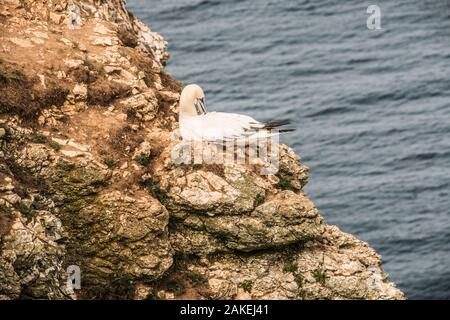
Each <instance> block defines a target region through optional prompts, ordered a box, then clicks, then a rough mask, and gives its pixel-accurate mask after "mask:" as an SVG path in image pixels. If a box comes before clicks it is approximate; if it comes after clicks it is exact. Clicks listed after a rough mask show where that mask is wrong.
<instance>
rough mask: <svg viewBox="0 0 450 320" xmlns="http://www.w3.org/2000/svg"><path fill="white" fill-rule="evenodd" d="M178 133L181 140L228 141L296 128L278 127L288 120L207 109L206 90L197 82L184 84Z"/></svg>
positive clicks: (264, 136)
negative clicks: (258, 117)
mask: <svg viewBox="0 0 450 320" xmlns="http://www.w3.org/2000/svg"><path fill="white" fill-rule="evenodd" d="M179 123H180V135H181V137H182V139H183V140H188V141H192V140H202V141H206V142H220V141H230V140H235V139H247V140H252V139H255V138H259V139H261V138H267V137H271V136H274V135H278V134H280V133H285V132H290V131H294V130H295V129H280V130H277V129H276V128H277V127H280V126H283V125H286V124H289V121H287V120H275V121H269V122H265V123H263V122H259V121H257V120H255V119H253V118H252V117H249V116H246V115H243V114H237V113H226V112H207V111H206V107H205V94H204V93H203V90H202V88H201V87H200V86H198V85H196V84H190V85H187V86H186V87H185V88H184V89H183V91H182V92H181V96H180V107H179Z"/></svg>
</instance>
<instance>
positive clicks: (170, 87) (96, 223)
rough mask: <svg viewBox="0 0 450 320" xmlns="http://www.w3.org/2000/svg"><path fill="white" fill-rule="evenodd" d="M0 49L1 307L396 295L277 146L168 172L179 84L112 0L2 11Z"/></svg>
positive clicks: (10, 1)
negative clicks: (239, 159)
mask: <svg viewBox="0 0 450 320" xmlns="http://www.w3.org/2000/svg"><path fill="white" fill-rule="evenodd" d="M0 38H1V40H0V44H1V45H0V299H18V298H36V299H37V298H40V299H42V298H43V299H76V298H78V299H81V298H93V299H111V298H121V299H127V298H128V299H155V298H156V299H180V298H190V299H210V298H216V299H217V298H220V299H244V298H247V299H403V298H404V297H403V294H402V293H401V292H400V291H399V290H398V289H397V288H396V287H395V285H394V284H392V283H390V282H389V281H388V280H387V275H386V274H385V273H384V271H383V270H382V268H381V259H380V256H379V255H378V254H377V253H376V252H375V251H374V250H373V249H372V248H370V247H369V246H368V245H367V244H366V243H364V242H362V241H359V240H357V239H356V238H355V237H353V236H351V235H348V234H346V233H343V232H342V231H340V230H339V229H338V228H337V227H335V226H330V225H327V224H325V223H324V222H323V220H322V217H321V216H320V213H319V211H318V210H317V209H316V208H315V206H314V204H313V203H312V202H311V201H310V200H309V199H308V197H307V195H306V194H305V193H304V191H303V187H304V186H305V184H306V183H307V180H308V168H307V167H305V166H304V165H303V164H302V163H301V162H300V158H299V157H298V156H297V155H296V154H295V153H294V152H293V151H292V150H291V149H290V148H289V147H287V146H284V145H281V146H280V171H279V173H278V174H276V175H268V176H264V175H260V174H259V170H258V166H256V165H246V164H236V163H233V162H229V163H225V164H222V165H217V164H216V165H201V164H194V165H186V164H183V165H177V164H176V163H174V161H173V159H172V157H171V154H172V152H173V150H174V149H175V148H177V147H178V146H179V144H180V141H179V140H178V139H177V136H176V134H175V132H176V129H177V126H178V124H177V108H178V99H179V94H180V91H181V88H182V85H181V83H180V82H179V81H177V80H175V79H173V78H172V77H171V76H170V75H168V74H167V73H166V72H165V71H164V65H165V63H166V61H167V59H168V57H169V55H168V52H167V43H166V42H165V41H164V39H163V38H162V37H161V36H160V35H159V34H157V33H154V32H151V31H150V30H149V29H148V28H147V27H146V26H145V25H144V24H142V23H141V22H140V21H139V20H138V19H137V18H135V17H134V16H133V15H132V14H131V13H129V12H128V11H127V10H126V9H125V7H124V3H123V1H122V0H103V1H94V0H79V1H66V0H61V1H56V0H40V1H33V0H3V1H2V2H1V4H0ZM69 266H78V267H79V268H80V272H81V288H80V289H74V288H73V287H72V286H68V285H67V284H66V282H67V276H68V275H67V272H66V270H67V268H68V267H69Z"/></svg>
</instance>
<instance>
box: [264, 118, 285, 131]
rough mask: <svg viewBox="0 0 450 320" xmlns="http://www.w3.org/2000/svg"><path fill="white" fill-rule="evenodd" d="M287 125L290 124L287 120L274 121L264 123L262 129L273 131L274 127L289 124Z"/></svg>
mask: <svg viewBox="0 0 450 320" xmlns="http://www.w3.org/2000/svg"><path fill="white" fill-rule="evenodd" d="M289 123H291V122H290V121H289V120H274V121H269V122H266V123H265V124H264V127H263V129H273V128H276V127H281V126H284V125H286V124H289Z"/></svg>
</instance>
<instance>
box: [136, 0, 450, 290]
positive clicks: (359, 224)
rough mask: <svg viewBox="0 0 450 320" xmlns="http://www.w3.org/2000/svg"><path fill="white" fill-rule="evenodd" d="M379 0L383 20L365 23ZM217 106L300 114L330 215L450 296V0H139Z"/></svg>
mask: <svg viewBox="0 0 450 320" xmlns="http://www.w3.org/2000/svg"><path fill="white" fill-rule="evenodd" d="M369 4H377V5H379V6H380V8H381V14H382V16H381V26H382V30H378V31H370V30H368V29H367V27H366V19H367V16H368V15H367V13H366V9H367V7H368V5H369ZM128 7H129V8H130V9H131V11H133V12H134V13H135V14H136V15H137V16H139V17H141V18H142V19H143V20H144V21H145V22H146V23H147V24H148V25H149V26H150V27H151V28H152V30H154V31H157V32H160V33H161V34H162V35H163V36H164V37H166V39H167V40H168V41H169V50H170V52H171V55H172V58H171V60H170V62H169V64H168V70H169V72H170V73H171V74H172V75H174V76H175V77H176V78H178V79H180V80H181V81H183V82H184V83H193V82H195V83H198V84H199V85H201V86H202V87H203V88H204V89H205V92H206V96H207V107H208V108H209V109H210V110H218V111H230V112H241V113H247V114H250V115H252V116H254V117H255V118H257V119H260V120H267V119H270V118H289V119H291V120H292V121H293V122H294V124H295V126H296V127H297V132H296V133H295V134H293V135H290V136H286V137H285V138H284V141H285V142H286V143H288V144H290V145H291V146H292V147H293V148H294V149H295V150H296V151H297V152H298V153H299V154H300V155H301V156H302V158H303V162H304V163H306V164H307V165H308V166H309V167H310V168H311V178H310V183H309V185H308V187H307V189H306V191H307V192H308V194H309V195H310V197H311V198H312V199H313V200H314V202H315V203H316V205H317V206H318V208H319V209H320V210H321V212H322V214H323V216H324V217H325V219H326V221H327V222H328V223H330V224H336V225H338V226H339V227H340V228H341V229H343V230H344V231H347V232H350V233H352V234H355V235H356V236H357V237H359V238H360V239H363V240H365V241H368V242H369V243H370V244H371V245H372V246H373V247H374V248H375V249H376V250H377V251H378V252H380V253H381V254H382V256H383V258H384V266H385V269H386V271H387V272H388V273H389V274H390V278H391V280H393V281H395V282H396V283H397V284H398V286H399V287H400V288H401V289H402V290H403V291H404V292H405V293H406V295H407V297H408V298H410V299H417V298H425V299H443V298H445V299H449V298H450V81H449V80H450V9H449V8H450V1H448V0H397V1H374V2H370V3H369V2H365V1H356V0H351V1H342V0H340V1H339V0H314V1H308V0H303V1H302V0H298V1H293V0H284V1H283V0H281V1H280V0H278V1H275V0H273V1H270V0H257V1H256V0H252V1H250V0H247V1H242V0H226V1H225V0H223V1H217V0H214V1H213V0H203V1H202V0H164V1H144V0H129V1H128Z"/></svg>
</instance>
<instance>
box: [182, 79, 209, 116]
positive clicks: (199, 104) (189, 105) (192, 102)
mask: <svg viewBox="0 0 450 320" xmlns="http://www.w3.org/2000/svg"><path fill="white" fill-rule="evenodd" d="M204 113H206V108H205V94H204V93H203V90H202V88H201V87H200V86H199V85H196V84H190V85H187V86H186V87H184V89H183V91H182V92H181V96H180V116H187V117H191V116H197V115H200V114H204Z"/></svg>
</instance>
